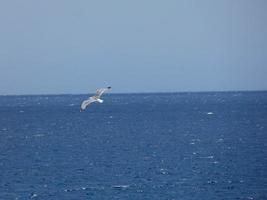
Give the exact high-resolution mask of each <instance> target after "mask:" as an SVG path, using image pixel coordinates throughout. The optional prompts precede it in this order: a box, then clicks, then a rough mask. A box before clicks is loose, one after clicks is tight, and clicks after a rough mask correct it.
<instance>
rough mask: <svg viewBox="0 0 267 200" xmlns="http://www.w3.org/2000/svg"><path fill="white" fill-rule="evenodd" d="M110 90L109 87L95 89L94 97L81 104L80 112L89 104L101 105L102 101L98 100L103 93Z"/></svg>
mask: <svg viewBox="0 0 267 200" xmlns="http://www.w3.org/2000/svg"><path fill="white" fill-rule="evenodd" d="M110 89H111V87H106V88H100V89H97V90H96V94H95V95H94V96H91V97H89V98H88V99H86V100H84V101H83V102H82V104H81V109H80V112H82V111H84V110H85V109H86V107H87V106H89V105H90V104H91V103H94V102H99V103H103V101H104V100H103V99H100V97H101V96H102V95H103V93H104V92H106V91H107V90H110Z"/></svg>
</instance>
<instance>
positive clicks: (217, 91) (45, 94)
mask: <svg viewBox="0 0 267 200" xmlns="http://www.w3.org/2000/svg"><path fill="white" fill-rule="evenodd" d="M227 92H267V90H203V91H158V92H114V93H113V92H109V93H108V94H115V95H121V94H158V93H160V94H170V93H227ZM94 93H95V92H92V93H90V92H89V93H44V94H40V93H35V94H26V93H25V94H0V97H1V96H59V95H88V94H94Z"/></svg>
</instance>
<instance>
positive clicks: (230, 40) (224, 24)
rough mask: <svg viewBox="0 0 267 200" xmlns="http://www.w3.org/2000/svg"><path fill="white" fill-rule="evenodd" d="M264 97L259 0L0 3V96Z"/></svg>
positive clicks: (262, 2) (266, 42) (264, 17)
mask: <svg viewBox="0 0 267 200" xmlns="http://www.w3.org/2000/svg"><path fill="white" fill-rule="evenodd" d="M109 85H110V86H112V87H113V92H156V91H161V92H164V91H166V92H168V91H177V92H179V91H213V90H216V91H221V90H267V1H266V0H201V1H199V0H195V1H191V0H183V1H180V0H165V1H163V0H161V1H160V0H134V1H129V0H112V1H111V0H106V1H105V0H98V1H92V0H75V1H70V0H45V1H41V0H23V1H22V0H8V1H1V2H0V94H43V93H45V94H47V93H52V94H54V93H87V92H92V91H94V90H95V88H97V87H103V86H109Z"/></svg>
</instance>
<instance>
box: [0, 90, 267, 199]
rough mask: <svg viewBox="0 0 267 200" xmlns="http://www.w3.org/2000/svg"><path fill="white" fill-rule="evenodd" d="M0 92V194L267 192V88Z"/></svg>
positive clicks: (252, 195)
mask: <svg viewBox="0 0 267 200" xmlns="http://www.w3.org/2000/svg"><path fill="white" fill-rule="evenodd" d="M85 98H86V96H82V95H80V96H79V95H62V96H1V97H0V199H1V200H9V199H44V200H49V199H55V200H62V199H64V200H65V199H66V200H80V199H99V200H105V199H108V200H110V199H134V200H135V199H140V200H141V199H169V200H171V199H182V200H187V199H196V200H201V199H203V200H204V199H205V200H214V199H222V200H223V199H244V200H245V199H267V92H231V93H169V94H167V93H166V94H127V95H116V94H107V95H105V96H104V103H103V104H94V105H92V106H91V107H89V108H88V109H87V110H86V112H83V113H80V112H79V106H80V103H81V101H82V100H83V99H85Z"/></svg>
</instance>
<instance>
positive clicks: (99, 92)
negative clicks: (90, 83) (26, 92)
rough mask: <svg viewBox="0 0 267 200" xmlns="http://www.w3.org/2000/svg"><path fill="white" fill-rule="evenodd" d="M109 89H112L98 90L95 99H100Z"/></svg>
mask: <svg viewBox="0 0 267 200" xmlns="http://www.w3.org/2000/svg"><path fill="white" fill-rule="evenodd" d="M109 89H111V87H106V88H100V89H97V90H96V95H95V97H96V98H98V99H99V98H100V97H101V95H102V94H103V93H104V92H106V91H107V90H109Z"/></svg>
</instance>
